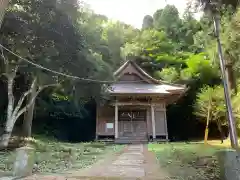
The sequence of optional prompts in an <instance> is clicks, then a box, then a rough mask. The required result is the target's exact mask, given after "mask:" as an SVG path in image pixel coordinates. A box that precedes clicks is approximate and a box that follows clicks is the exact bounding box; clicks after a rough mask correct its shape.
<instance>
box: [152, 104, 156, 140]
mask: <svg viewBox="0 0 240 180" xmlns="http://www.w3.org/2000/svg"><path fill="white" fill-rule="evenodd" d="M151 117H152V132H153V139H156V127H155V113H154V106H153V105H152V104H151Z"/></svg>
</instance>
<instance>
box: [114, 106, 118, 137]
mask: <svg viewBox="0 0 240 180" xmlns="http://www.w3.org/2000/svg"><path fill="white" fill-rule="evenodd" d="M114 124H115V128H114V130H115V139H117V138H118V104H117V103H116V104H115V123H114Z"/></svg>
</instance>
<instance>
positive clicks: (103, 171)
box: [71, 144, 167, 180]
mask: <svg viewBox="0 0 240 180" xmlns="http://www.w3.org/2000/svg"><path fill="white" fill-rule="evenodd" d="M71 177H75V178H79V177H82V178H83V177H85V178H86V179H90V177H91V178H94V179H95V178H96V179H98V178H100V177H102V178H103V177H105V179H112V180H113V179H124V180H125V179H126V180H127V179H129V180H130V179H144V180H145V179H146V180H147V179H152V180H154V179H156V180H167V175H166V173H165V172H164V171H163V170H161V169H160V166H159V164H157V162H156V158H155V155H154V154H153V153H152V152H149V151H148V150H147V146H146V145H142V144H139V145H129V146H128V147H127V148H126V149H125V150H124V152H123V153H122V154H120V155H119V156H118V157H117V158H116V159H113V160H112V161H111V162H103V163H100V164H96V166H93V167H91V168H89V169H85V170H83V171H81V172H78V173H76V174H75V175H74V174H73V175H72V176H71Z"/></svg>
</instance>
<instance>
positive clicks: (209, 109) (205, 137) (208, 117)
mask: <svg viewBox="0 0 240 180" xmlns="http://www.w3.org/2000/svg"><path fill="white" fill-rule="evenodd" d="M211 93H212V92H210V94H209V100H208V115H207V122H206V128H205V135H204V144H207V140H208V132H209V121H210V118H211V106H212V94H211Z"/></svg>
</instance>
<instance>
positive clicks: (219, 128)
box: [217, 120, 225, 144]
mask: <svg viewBox="0 0 240 180" xmlns="http://www.w3.org/2000/svg"><path fill="white" fill-rule="evenodd" d="M217 127H218V130H219V132H220V137H221V143H222V144H223V140H224V138H225V137H224V134H223V131H222V125H221V123H220V122H219V120H217Z"/></svg>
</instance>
